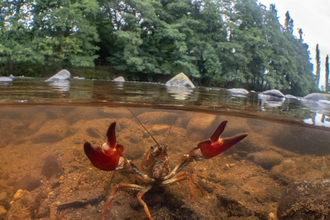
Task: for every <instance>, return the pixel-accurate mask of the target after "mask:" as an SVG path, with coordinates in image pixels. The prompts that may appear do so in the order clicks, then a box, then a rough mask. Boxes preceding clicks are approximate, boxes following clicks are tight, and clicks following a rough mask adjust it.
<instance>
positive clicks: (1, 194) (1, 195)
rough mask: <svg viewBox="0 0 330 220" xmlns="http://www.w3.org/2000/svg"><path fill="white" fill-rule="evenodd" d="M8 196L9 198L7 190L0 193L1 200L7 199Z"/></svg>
mask: <svg viewBox="0 0 330 220" xmlns="http://www.w3.org/2000/svg"><path fill="white" fill-rule="evenodd" d="M6 198H7V193H6V192H2V193H0V202H2V201H5V200H6Z"/></svg>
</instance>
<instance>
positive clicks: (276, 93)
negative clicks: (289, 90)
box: [259, 89, 284, 98]
mask: <svg viewBox="0 0 330 220" xmlns="http://www.w3.org/2000/svg"><path fill="white" fill-rule="evenodd" d="M259 95H264V96H273V97H277V98H284V94H283V93H282V92H281V91H279V90H277V89H272V90H267V91H264V92H262V93H260V94H259Z"/></svg>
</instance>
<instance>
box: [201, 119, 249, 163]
mask: <svg viewBox="0 0 330 220" xmlns="http://www.w3.org/2000/svg"><path fill="white" fill-rule="evenodd" d="M227 122H228V121H223V122H222V123H221V124H220V125H219V126H218V128H217V129H216V130H215V132H214V133H213V134H212V136H211V137H210V139H209V140H206V141H203V142H201V143H199V144H198V146H197V147H198V148H199V149H200V151H201V153H202V154H203V157H204V159H210V158H212V157H215V156H217V155H218V154H221V153H222V152H224V151H226V150H228V149H229V148H231V147H232V146H234V145H235V144H237V143H238V142H240V141H241V140H242V139H244V138H245V137H246V136H247V134H242V135H237V136H234V137H230V138H224V139H222V138H220V135H221V133H222V132H223V131H224V129H225V127H226V124H227Z"/></svg>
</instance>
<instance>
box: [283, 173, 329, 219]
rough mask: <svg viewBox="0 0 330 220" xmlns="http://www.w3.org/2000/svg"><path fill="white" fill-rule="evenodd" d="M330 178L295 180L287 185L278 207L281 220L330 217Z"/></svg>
mask: <svg viewBox="0 0 330 220" xmlns="http://www.w3.org/2000/svg"><path fill="white" fill-rule="evenodd" d="M329 188H330V179H313V180H302V181H297V182H293V183H291V184H290V185H288V186H287V187H286V189H285V190H284V193H283V195H282V197H281V200H280V202H279V205H278V209H277V217H278V219H279V220H287V219H288V220H289V219H290V220H291V219H304V220H314V219H329V214H330V209H329V208H328V207H329V206H330V197H329Z"/></svg>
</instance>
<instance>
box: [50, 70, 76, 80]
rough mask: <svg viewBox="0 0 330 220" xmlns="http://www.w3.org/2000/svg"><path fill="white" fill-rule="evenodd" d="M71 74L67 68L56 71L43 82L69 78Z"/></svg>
mask: <svg viewBox="0 0 330 220" xmlns="http://www.w3.org/2000/svg"><path fill="white" fill-rule="evenodd" d="M70 77H71V74H70V72H69V71H68V70H65V69H63V70H61V71H59V72H58V73H56V74H55V75H54V76H52V77H50V78H49V79H46V80H45V82H51V81H58V80H67V79H70Z"/></svg>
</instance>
